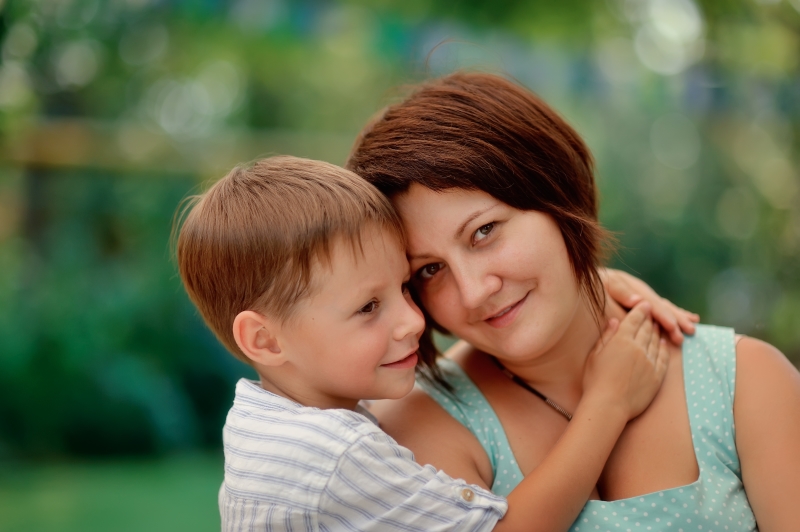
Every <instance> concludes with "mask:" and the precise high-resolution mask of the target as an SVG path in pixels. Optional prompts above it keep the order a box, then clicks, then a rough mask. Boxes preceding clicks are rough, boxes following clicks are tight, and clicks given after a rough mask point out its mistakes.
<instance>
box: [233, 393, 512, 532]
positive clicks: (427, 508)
mask: <svg viewBox="0 0 800 532" xmlns="http://www.w3.org/2000/svg"><path fill="white" fill-rule="evenodd" d="M223 442H224V447H225V480H224V482H223V483H222V487H221V488H220V492H219V508H220V514H221V517H222V530H223V531H224V532H234V531H240V530H282V531H283V530H285V531H306V530H313V531H338V530H353V531H380V532H384V531H392V530H397V531H403V532H417V531H418V532H423V531H424V532H431V531H444V530H475V531H478V530H491V529H492V528H494V525H495V524H496V523H497V521H498V520H499V519H500V518H502V517H503V515H505V512H506V510H507V508H508V506H507V503H506V500H505V499H504V498H502V497H499V496H496V495H494V494H492V493H491V492H489V491H486V490H484V489H481V488H479V487H477V486H472V485H468V484H466V483H465V482H464V481H463V480H454V479H452V478H450V477H448V476H447V475H446V474H444V473H443V472H441V471H436V469H434V468H433V466H430V465H428V466H425V467H422V466H420V465H419V464H417V463H416V462H414V455H413V454H412V453H411V451H409V450H408V449H406V448H404V447H401V446H400V445H398V444H397V442H395V441H394V440H393V439H392V438H391V437H389V436H388V435H387V434H386V433H384V432H383V431H382V430H380V429H379V428H378V427H377V426H376V425H375V424H374V423H373V422H371V421H370V420H369V419H367V418H366V417H365V416H364V415H362V414H359V413H356V412H352V411H349V410H342V409H333V410H321V409H318V408H310V407H305V406H302V405H299V404H297V403H295V402H293V401H291V400H289V399H286V398H283V397H280V396H277V395H275V394H272V393H270V392H268V391H266V390H264V389H262V388H261V387H260V386H259V385H258V383H255V382H252V381H248V380H246V379H242V380H240V381H239V383H238V384H237V386H236V397H235V399H234V402H233V407H232V408H231V410H230V412H229V413H228V418H227V420H226V422H225V428H224V429H223Z"/></svg>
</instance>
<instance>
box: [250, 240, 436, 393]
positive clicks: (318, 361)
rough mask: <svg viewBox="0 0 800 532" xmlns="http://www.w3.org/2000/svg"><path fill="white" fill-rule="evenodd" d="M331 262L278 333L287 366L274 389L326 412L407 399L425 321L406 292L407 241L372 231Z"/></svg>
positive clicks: (345, 245)
mask: <svg viewBox="0 0 800 532" xmlns="http://www.w3.org/2000/svg"><path fill="white" fill-rule="evenodd" d="M330 257H331V261H330V264H324V263H320V262H318V263H316V264H315V265H314V268H313V279H312V282H311V296H309V297H307V298H305V299H303V300H302V301H300V302H299V303H298V304H297V306H296V308H295V309H294V311H293V313H292V316H290V317H289V318H288V319H287V320H286V322H285V323H283V324H282V325H281V326H280V330H279V331H278V332H277V334H276V338H277V342H278V346H279V347H280V350H281V351H282V352H283V353H284V355H285V358H286V362H285V363H284V364H283V365H282V366H280V367H279V368H276V369H279V371H280V374H281V376H280V377H278V378H277V379H272V378H270V380H271V381H272V382H271V384H273V385H276V386H277V388H278V389H279V390H280V392H282V393H283V394H285V395H288V396H289V397H290V398H292V399H294V400H296V401H298V402H300V403H302V404H304V405H307V406H317V407H320V408H354V407H355V405H356V403H357V402H358V401H359V400H360V399H394V398H399V397H402V396H404V395H405V394H407V393H408V392H409V391H411V388H412V387H413V385H414V369H415V367H416V364H417V349H418V346H419V344H418V339H419V336H420V334H421V333H422V331H423V329H424V326H425V322H424V318H423V317H422V313H421V312H420V310H419V309H418V308H417V306H416V305H415V304H414V302H413V301H412V300H411V296H410V295H409V293H408V290H407V288H406V286H405V284H406V283H407V282H408V280H409V268H408V262H407V261H406V258H405V254H404V252H403V248H402V246H401V244H400V242H398V241H397V238H396V237H395V236H394V235H392V234H391V233H388V232H386V231H383V230H382V229H381V228H379V227H376V226H370V227H367V228H366V229H365V230H364V231H363V232H362V234H361V246H360V247H359V244H358V242H355V243H353V244H351V243H350V242H348V241H345V240H344V239H342V238H336V239H334V240H333V241H332V242H331V254H330ZM262 380H263V379H262ZM264 385H265V388H268V389H270V388H272V387H271V386H268V383H264Z"/></svg>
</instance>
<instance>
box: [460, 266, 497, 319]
mask: <svg viewBox="0 0 800 532" xmlns="http://www.w3.org/2000/svg"><path fill="white" fill-rule="evenodd" d="M488 266H489V264H488V263H487V264H484V263H482V262H478V261H470V262H468V263H465V264H462V265H459V266H458V267H456V268H454V267H453V266H452V265H450V268H451V269H452V271H453V277H454V278H455V282H456V286H457V287H458V294H459V297H460V299H461V305H463V306H464V308H466V309H469V310H473V309H476V308H478V307H480V306H481V305H483V304H484V303H485V302H486V300H487V299H488V298H489V297H490V296H491V295H492V294H494V293H495V292H497V291H498V290H500V287H501V286H502V284H503V282H502V280H501V279H500V277H498V276H497V275H494V274H492V273H491V272H490V270H489V267H488Z"/></svg>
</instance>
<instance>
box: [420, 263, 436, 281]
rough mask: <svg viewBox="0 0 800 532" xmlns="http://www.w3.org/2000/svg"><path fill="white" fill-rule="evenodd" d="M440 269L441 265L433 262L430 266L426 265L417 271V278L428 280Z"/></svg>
mask: <svg viewBox="0 0 800 532" xmlns="http://www.w3.org/2000/svg"><path fill="white" fill-rule="evenodd" d="M441 269H442V265H441V264H439V263H438V262H434V263H432V264H426V265H425V266H423V267H422V268H420V269H419V270H418V271H417V276H419V278H420V279H430V278H431V277H433V276H434V275H436V273H437V272H438V271H439V270H441Z"/></svg>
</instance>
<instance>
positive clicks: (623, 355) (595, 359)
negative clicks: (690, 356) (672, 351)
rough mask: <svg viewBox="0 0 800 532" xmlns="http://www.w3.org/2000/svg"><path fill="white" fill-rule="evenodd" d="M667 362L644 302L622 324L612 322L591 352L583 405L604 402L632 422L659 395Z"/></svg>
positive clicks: (662, 344) (664, 348)
mask: <svg viewBox="0 0 800 532" xmlns="http://www.w3.org/2000/svg"><path fill="white" fill-rule="evenodd" d="M668 363H669V354H668V350H667V344H666V341H665V340H664V339H662V338H661V333H660V331H659V328H658V325H655V324H654V323H653V320H652V318H651V317H650V304H649V303H648V302H646V301H645V302H641V303H639V304H638V305H636V306H635V307H633V309H631V311H630V312H629V313H628V315H627V316H625V319H623V320H622V321H621V322H619V321H617V320H616V319H614V318H612V319H611V320H609V324H608V327H607V328H606V330H605V332H604V333H603V335H602V337H601V338H600V339H599V340H598V341H597V344H596V345H595V346H594V348H593V349H592V352H591V353H589V358H588V359H587V360H586V369H585V371H584V377H583V390H584V395H583V398H582V399H581V403H583V402H584V401H588V402H590V403H594V402H598V401H602V402H604V404H608V405H610V406H611V407H612V408H615V409H616V408H620V407H621V408H622V413H623V414H624V415H625V416H626V419H628V420H630V419H633V418H635V417H636V416H638V415H639V414H641V413H642V412H643V411H644V409H645V408H647V406H648V405H649V404H650V402H651V401H652V400H653V398H654V397H655V396H656V393H658V390H659V389H660V388H661V383H662V381H663V380H664V376H665V375H666V373H667V365H668Z"/></svg>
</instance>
